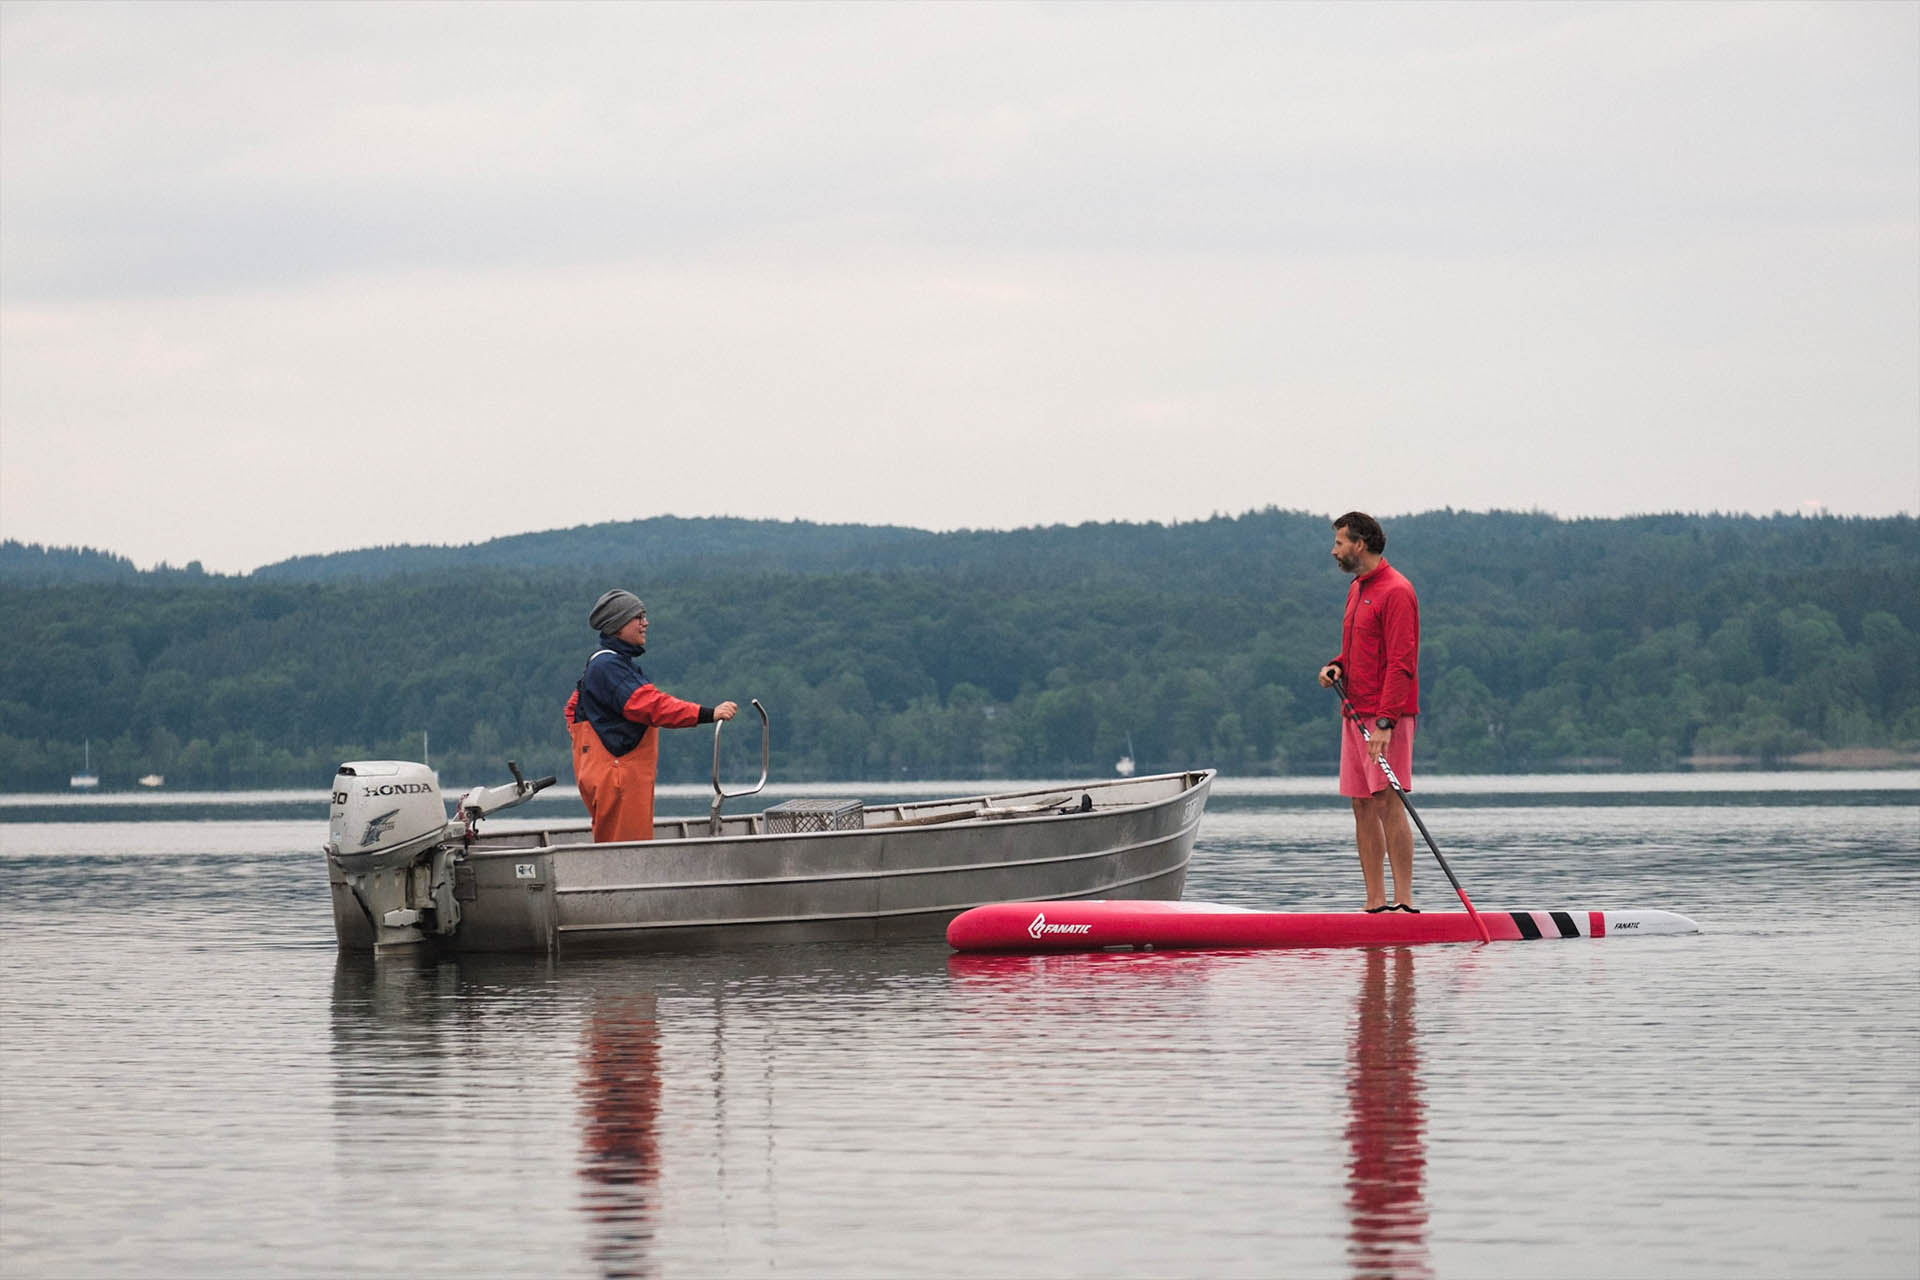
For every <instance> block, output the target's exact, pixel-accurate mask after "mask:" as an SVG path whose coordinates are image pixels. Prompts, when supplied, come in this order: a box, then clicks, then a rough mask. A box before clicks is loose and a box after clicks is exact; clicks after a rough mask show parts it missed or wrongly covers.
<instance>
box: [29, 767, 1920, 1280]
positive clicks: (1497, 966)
mask: <svg viewBox="0 0 1920 1280" xmlns="http://www.w3.org/2000/svg"><path fill="white" fill-rule="evenodd" d="M488 781H492V780H491V779H489V780H488ZM899 790H900V789H898V788H881V787H877V786H865V787H861V786H854V787H842V788H811V789H808V790H807V792H806V793H807V794H813V795H821V794H832V795H861V796H865V797H867V798H879V796H880V795H881V794H882V793H883V792H884V793H886V794H888V795H894V794H898V793H899ZM907 790H908V791H909V792H911V793H912V794H939V793H943V792H944V791H946V790H949V789H946V788H941V787H938V786H927V785H922V786H919V787H917V788H908V789H907ZM957 790H958V791H960V792H962V793H977V792H979V791H980V790H981V784H978V783H971V784H962V785H961V786H960V787H958V788H957ZM1328 790H1329V788H1328V786H1327V785H1326V783H1325V782H1324V781H1322V780H1282V781H1278V782H1271V783H1259V782H1251V781H1237V782H1236V781H1232V780H1229V781H1226V782H1223V783H1222V784H1221V785H1220V786H1219V787H1218V788H1217V790H1216V792H1215V797H1214V800H1213V803H1212V804H1211V805H1210V806H1209V809H1208V813H1207V817H1206V819H1205V821H1204V824H1203V826H1202V829H1201V833H1200V840H1199V844H1198V847H1197V849H1196V851H1195V855H1194V862H1193V867H1192V871H1191V875H1190V879H1189V882H1188V889H1187V896H1188V897H1189V898H1193V899H1206V900H1215V901H1224V902H1233V903H1240V904H1244V905H1249V906H1264V907H1289V908H1301V909H1332V910H1344V909H1351V908H1352V907H1354V906H1356V905H1358V902H1359V896H1358V895H1359V875H1358V872H1357V869H1356V868H1355V866H1354V864H1353V859H1352V855H1351V852H1350V843H1351V821H1350V818H1349V817H1348V816H1347V814H1346V813H1345V811H1344V809H1343V808H1342V807H1341V806H1340V804H1339V802H1338V801H1337V800H1335V799H1334V798H1332V797H1331V796H1329V795H1328V794H1327V792H1328ZM673 794H677V796H678V798H677V799H675V798H671V796H670V798H669V799H668V800H667V801H666V802H665V803H664V804H663V806H662V808H663V810H664V811H665V812H669V813H680V812H688V813H692V812H703V811H704V807H705V805H704V800H703V799H702V798H701V797H699V796H698V795H697V794H695V793H693V792H691V791H685V792H678V793H673ZM791 794H798V792H797V791H788V792H783V793H780V794H778V795H776V794H773V793H769V794H768V796H767V797H766V799H767V800H768V801H769V802H770V801H772V800H777V799H780V798H783V796H785V795H791ZM1415 799H1416V803H1418V804H1419V806H1420V810H1421V814H1422V816H1423V817H1424V818H1426V820H1427V824H1428V826H1429V827H1430V828H1431V829H1432V831H1433V834H1434V836H1435V838H1436V839H1437V840H1438V841H1439V842H1440V846H1441V848H1442V850H1443V851H1444V852H1445V853H1446V854H1447V856H1448V859H1449V861H1450V862H1451V863H1452V864H1453V866H1454V869H1455V871H1456V872H1457V873H1458V874H1459V875H1460V877H1461V880H1462V882H1463V883H1464V884H1465V885H1466V887H1467V889H1468V892H1469V893H1470V894H1471V895H1472V896H1473V898H1474V901H1475V904H1476V905H1477V906H1480V907H1481V908H1483V909H1486V908H1491V907H1571V908H1575V909H1588V908H1600V907H1657V908H1664V909H1668V910H1674V911H1680V912H1683V913H1685V914H1687V915H1690V916H1692V917H1694V918H1695V919H1697V920H1699V921H1700V922H1701V923H1702V924H1703V925H1704V926H1705V928H1706V929H1707V932H1706V933H1705V934H1703V935H1701V936H1698V937H1687V938H1624V939H1608V940H1603V941H1598V942H1591V941H1585V940H1582V941H1577V942H1575V941H1569V942H1539V943H1504V944H1495V945H1492V946H1485V947H1471V946H1451V947H1447V946H1442V947H1425V948H1390V949H1382V950H1373V951H1300V952H1264V953H1219V954H1191V955H1177V954H1132V953H1116V954H1102V955H1091V956H1049V957H1043V958H1027V957H963V956H956V955H953V954H951V953H949V951H948V950H947V948H946V947H945V946H944V945H942V944H939V943H924V944H912V945H864V946H815V947H790V948H787V947H765V948H757V949H748V950H740V951H736V952H732V953H725V954H722V953H712V954H699V955H688V956H677V957H636V958H615V959H609V958H595V959H591V960H586V961H574V960H570V959H560V960H549V959H545V958H487V959H479V960H472V959H469V960H461V961H459V962H457V963H452V962H449V963H440V964H435V963H430V962H429V963H421V962H418V961H414V960H410V959H408V958H406V957H399V958H388V957H383V958H382V959H381V960H380V961H379V962H378V963H375V962H373V961H372V960H370V959H365V958H341V957H339V956H338V955H337V954H336V952H335V950H334V945H333V933H332V924H331V917H330V915H329V909H328V900H327V890H326V877H325V872H324V869H323V867H322V863H321V857H320V854H319V852H318V849H319V846H320V844H321V843H322V842H323V841H324V839H325V826H326V821H325V795H324V793H323V792H320V791H318V790H316V791H314V792H312V793H310V794H308V793H275V794H262V795H254V796H246V797H217V796H202V797H153V796H142V797H118V798H117V797H90V798H86V799H69V798H67V797H0V873H3V874H4V876H5V884H6V891H5V893H4V895H3V896H0V1274H4V1275H6V1276H77V1275H143V1276H154V1275H166V1276H175V1275H223V1276H227V1275H232V1276H238V1275H245V1276H259V1275H276V1276H340V1275H356V1274H358V1275H460V1276H504V1275H533V1274H539V1275H559V1276H576V1275H585V1276H660V1277H681V1276H716V1275H725V1276H738V1275H750V1274H751V1275H762V1274H764V1275H796V1276H876V1277H878V1276H960V1275H1007V1276H1102V1277H1105V1276H1282V1275H1284V1276H1289V1277H1355V1278H1362V1277H1408V1278H1411V1277H1500V1276H1534V1275H1541V1274H1546V1275H1573V1276H1602V1275H1606V1276H1660V1277H1682V1276H1726V1277H1753V1276H1795V1277H1798V1276H1809V1277H1811V1276H1845V1277H1873V1276H1888V1277H1902V1278H1904V1280H1913V1277H1915V1276H1916V1275H1920V774H1916V773H1913V772H1904V773H1881V774H1852V775H1817V774H1816V775H1809V774H1793V775H1718V776H1676V777H1644V778H1612V779H1607V778H1591V777H1583V778H1523V779H1489V778H1480V779H1441V778H1434V779H1423V780H1422V789H1421V791H1420V793H1418V794H1417V795H1416V797H1415ZM539 803H540V804H542V805H550V806H551V808H550V809H547V810H543V811H542V812H551V813H553V814H561V813H571V812H573V811H574V810H573V806H575V805H577V800H574V799H573V798H572V797H570V796H569V797H565V798H555V799H552V800H549V799H547V798H545V797H543V798H542V800H541V801H540V802H539ZM751 803H753V804H759V803H760V801H759V800H756V801H754V802H751ZM522 812H524V811H522ZM1417 875H1418V878H1419V883H1420V886H1421V896H1422V900H1423V901H1424V903H1425V904H1426V906H1427V907H1428V909H1430V910H1431V909H1444V908H1445V907H1446V906H1448V905H1449V904H1450V903H1453V902H1454V899H1453V896H1452V893H1451V891H1450V889H1449V887H1448V886H1447V883H1446V881H1445V878H1444V877H1443V876H1442V875H1441V874H1440V872H1439V870H1438V868H1437V867H1436V866H1435V865H1434V863H1433V861H1432V859H1431V857H1430V856H1429V855H1427V854H1426V852H1425V849H1424V847H1422V849H1421V856H1420V860H1419V862H1418V864H1417Z"/></svg>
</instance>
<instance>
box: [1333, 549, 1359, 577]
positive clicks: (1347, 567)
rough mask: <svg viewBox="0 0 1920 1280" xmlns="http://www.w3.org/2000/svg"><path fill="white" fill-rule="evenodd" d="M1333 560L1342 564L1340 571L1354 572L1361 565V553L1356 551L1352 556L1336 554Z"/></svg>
mask: <svg viewBox="0 0 1920 1280" xmlns="http://www.w3.org/2000/svg"><path fill="white" fill-rule="evenodd" d="M1333 561H1334V563H1335V564H1337V565H1339V566H1340V572H1342V573H1352V572H1353V571H1354V570H1356V569H1358V568H1359V567H1360V553H1359V552H1358V551H1356V552H1354V553H1353V554H1352V555H1350V556H1335V557H1334V558H1333Z"/></svg>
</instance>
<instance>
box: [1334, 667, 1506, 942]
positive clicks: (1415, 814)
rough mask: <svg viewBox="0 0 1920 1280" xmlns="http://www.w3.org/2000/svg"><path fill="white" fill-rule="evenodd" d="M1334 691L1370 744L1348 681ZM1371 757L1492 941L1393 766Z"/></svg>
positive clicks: (1484, 936)
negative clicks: (1377, 763) (1351, 698)
mask: <svg viewBox="0 0 1920 1280" xmlns="http://www.w3.org/2000/svg"><path fill="white" fill-rule="evenodd" d="M1333 691H1334V692H1335V693H1337V694H1339V695H1340V706H1341V708H1342V709H1343V710H1345V711H1346V713H1347V718H1348V719H1350V720H1352V721H1353V727H1354V728H1356V729H1358V730H1359V731H1360V741H1361V742H1363V743H1365V744H1366V745H1368V746H1372V745H1373V735H1372V734H1370V733H1368V732H1367V722H1366V718H1365V717H1363V716H1362V715H1361V714H1360V713H1359V712H1358V711H1355V710H1354V709H1353V703H1352V702H1350V701H1349V700H1348V699H1347V682H1346V681H1345V680H1342V679H1341V678H1340V677H1339V676H1335V677H1334V678H1333ZM1374 759H1375V760H1377V761H1379V762H1380V772H1381V773H1384V774H1385V775H1387V785H1388V786H1389V787H1392V788H1393V794H1395V795H1396V796H1399V797H1400V804H1401V806H1402V807H1403V808H1405V809H1406V811H1407V816H1408V817H1409V818H1412V819H1413V825H1414V826H1416V827H1418V828H1420V835H1421V838H1422V839H1424V840H1425V841H1426V842H1427V848H1429V849H1431V850H1433V857H1434V861H1436V862H1438V863H1439V864H1440V869H1441V870H1442V871H1444V872H1446V873H1447V879H1448V880H1449V881H1451V882H1452V884H1453V891H1454V892H1455V893H1457V894H1459V895H1460V905H1461V906H1463V907H1465V908H1466V909H1467V914H1468V915H1470V916H1472V917H1473V927H1474V928H1475V929H1478V930H1479V931H1480V941H1482V942H1491V941H1493V939H1492V938H1491V937H1489V936H1488V934H1487V926H1486V923H1485V922H1484V921H1482V920H1481V919H1480V913H1479V912H1478V911H1475V910H1474V909H1473V900H1472V899H1471V898H1469V897H1467V891H1466V890H1465V889H1462V888H1461V887H1460V877H1459V876H1456V875H1454V874H1453V868H1452V867H1450V866H1448V865H1447V860H1446V857H1445V856H1444V855H1443V854H1441V852H1440V846H1439V845H1437V844H1435V843H1434V842H1433V833H1432V832H1430V831H1428V830H1427V824H1426V823H1424V822H1422V821H1420V812H1419V810H1417V809H1415V808H1414V807H1413V801H1411V800H1409V799H1407V793H1406V789H1405V788H1403V787H1402V786H1401V785H1400V779H1398V778H1396V777H1395V776H1394V774H1393V766H1392V765H1390V764H1388V763H1387V758H1386V757H1385V756H1384V755H1380V756H1375V757H1374Z"/></svg>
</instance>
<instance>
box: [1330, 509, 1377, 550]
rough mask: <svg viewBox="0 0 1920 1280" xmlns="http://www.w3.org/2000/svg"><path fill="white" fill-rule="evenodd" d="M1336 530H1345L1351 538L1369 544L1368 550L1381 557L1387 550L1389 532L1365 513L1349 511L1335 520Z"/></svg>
mask: <svg viewBox="0 0 1920 1280" xmlns="http://www.w3.org/2000/svg"><path fill="white" fill-rule="evenodd" d="M1333 527H1334V528H1335V529H1345V530H1346V531H1347V536H1348V537H1349V538H1358V539H1359V540H1360V541H1361V542H1364V543H1366V544H1367V550H1369V551H1371V552H1372V553H1373V554H1374V555H1380V554H1382V553H1383V552H1385V551H1386V549H1387V531H1386V530H1385V529H1382V528H1381V527H1380V522H1379V521H1378V520H1375V519H1374V518H1373V517H1372V516H1370V515H1368V514H1367V513H1366V512H1364V511H1349V512H1347V514H1345V515H1343V516H1338V517H1336V518H1335V519H1334V522H1333Z"/></svg>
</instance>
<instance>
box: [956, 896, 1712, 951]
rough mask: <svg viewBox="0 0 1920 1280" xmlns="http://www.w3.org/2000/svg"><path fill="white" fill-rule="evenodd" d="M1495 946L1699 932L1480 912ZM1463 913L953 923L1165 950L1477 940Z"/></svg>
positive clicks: (1043, 910)
mask: <svg viewBox="0 0 1920 1280" xmlns="http://www.w3.org/2000/svg"><path fill="white" fill-rule="evenodd" d="M1480 920H1481V922H1482V923H1483V924H1485V925H1486V928H1487V934H1488V937H1489V939H1490V940H1491V941H1494V942H1518V941H1523V940H1529V939H1538V938H1605V937H1610V936H1617V935H1623V934H1624V935H1632V934H1682V933H1698V932H1700V926H1699V925H1697V924H1695V923H1694V922H1693V921H1692V920H1689V919H1688V918H1687V917H1685V916H1683V915H1677V914H1675V913H1674V912H1671V911H1482V912H1481V913H1480ZM1480 940H1481V938H1480V931H1479V929H1478V928H1477V927H1476V926H1475V925H1474V921H1473V917H1472V916H1469V915H1468V914H1467V913H1466V912H1464V911H1424V912H1420V913H1418V914H1413V913H1408V912H1402V911H1383V912H1378V913H1376V914H1371V915H1369V914H1368V913H1366V912H1359V911H1353V912H1347V911H1340V912H1335V911H1324V912H1314V911H1252V910H1248V909H1246V908H1243V907H1230V906H1222V905H1220V904H1218V903H1211V902H999V903H993V904H991V905H988V906H983V907H976V908H975V909H973V910H971V911H968V912H965V913H964V914H962V915H960V916H958V917H956V918H955V919H954V921H953V923H952V924H951V925H949V926H947V942H948V944H949V945H950V946H952V947H953V948H954V949H955V950H957V951H1100V950H1104V949H1107V948H1110V947H1134V948H1143V949H1147V948H1150V949H1154V950H1169V951H1208V950H1253V949H1267V948H1283V947H1388V946H1416V945H1420V944H1424V943H1433V942H1479V941H1480Z"/></svg>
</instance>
